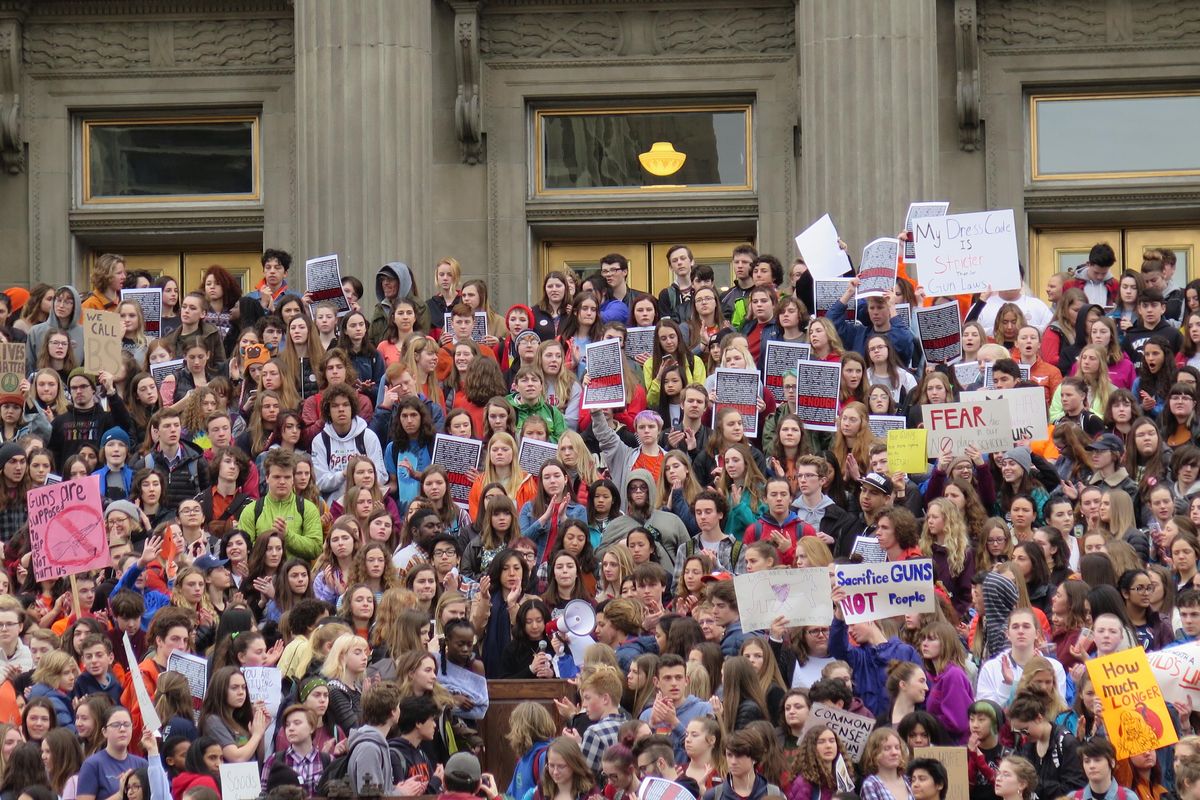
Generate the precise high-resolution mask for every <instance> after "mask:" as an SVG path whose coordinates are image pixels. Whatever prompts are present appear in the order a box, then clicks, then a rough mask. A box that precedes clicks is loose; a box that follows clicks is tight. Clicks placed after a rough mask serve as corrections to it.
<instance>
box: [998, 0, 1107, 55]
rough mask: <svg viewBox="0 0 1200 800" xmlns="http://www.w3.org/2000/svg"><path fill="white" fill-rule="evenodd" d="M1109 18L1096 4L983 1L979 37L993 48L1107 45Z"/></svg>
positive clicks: (1060, 0)
mask: <svg viewBox="0 0 1200 800" xmlns="http://www.w3.org/2000/svg"><path fill="white" fill-rule="evenodd" d="M1105 21H1106V16H1105V13H1104V7H1103V4H1101V3H1096V2H1093V0H1055V1H1054V2H1053V3H1047V2H1044V0H981V2H980V3H979V37H980V39H981V40H982V41H983V42H984V43H986V44H987V45H990V46H1005V47H1029V46H1039V45H1042V46H1053V45H1080V44H1085V43H1087V42H1089V41H1090V42H1104V41H1105V40H1106V39H1107V35H1106V33H1105Z"/></svg>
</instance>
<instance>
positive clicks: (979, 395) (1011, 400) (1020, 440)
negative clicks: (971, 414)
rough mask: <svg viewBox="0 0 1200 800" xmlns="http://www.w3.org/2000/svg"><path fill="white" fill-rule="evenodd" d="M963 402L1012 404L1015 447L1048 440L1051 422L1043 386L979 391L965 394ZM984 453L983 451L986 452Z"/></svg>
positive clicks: (961, 397)
mask: <svg viewBox="0 0 1200 800" xmlns="http://www.w3.org/2000/svg"><path fill="white" fill-rule="evenodd" d="M959 400H961V401H963V402H964V403H965V402H978V401H980V400H1003V401H1005V402H1006V403H1008V415H1009V417H1010V418H1011V419H1012V426H1013V427H1012V443H1013V446H1018V445H1022V444H1026V443H1028V442H1030V441H1036V440H1039V439H1045V438H1046V429H1047V428H1048V427H1049V420H1048V419H1047V418H1046V391H1045V390H1044V389H1042V388H1041V387H1040V386H1026V387H1023V388H1020V389H978V390H976V391H973V392H963V393H962V394H960V395H959ZM980 452H983V451H982V450H981V451H980Z"/></svg>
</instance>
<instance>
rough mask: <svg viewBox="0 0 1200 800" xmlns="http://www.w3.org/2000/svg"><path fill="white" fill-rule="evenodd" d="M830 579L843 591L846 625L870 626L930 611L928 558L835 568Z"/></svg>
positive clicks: (845, 565)
mask: <svg viewBox="0 0 1200 800" xmlns="http://www.w3.org/2000/svg"><path fill="white" fill-rule="evenodd" d="M833 579H834V582H835V583H836V585H837V586H840V587H841V588H843V589H845V590H846V599H844V600H843V601H842V603H841V608H842V617H843V618H845V620H846V623H847V624H850V623H854V622H870V621H871V620H875V619H887V618H888V617H897V616H901V615H903V614H921V613H925V612H926V611H933V610H934V609H935V608H936V605H937V603H936V601H935V600H934V597H933V562H932V561H930V560H929V559H928V558H918V559H913V560H910V561H893V562H890V563H884V564H837V565H835V566H834V571H833Z"/></svg>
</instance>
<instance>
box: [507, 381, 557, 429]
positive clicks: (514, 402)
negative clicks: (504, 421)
mask: <svg viewBox="0 0 1200 800" xmlns="http://www.w3.org/2000/svg"><path fill="white" fill-rule="evenodd" d="M513 383H514V384H515V385H516V387H517V390H516V391H515V392H513V393H512V394H510V395H509V396H508V403H509V405H511V406H512V407H513V408H514V409H516V411H517V430H518V431H519V430H521V426H522V425H524V424H525V419H526V417H528V416H529V415H531V414H536V415H537V416H539V417H541V418H542V419H544V420H545V421H546V428H547V429H548V431H549V435H550V441H552V442H555V443H557V442H558V438H559V437H560V436H562V435H563V432H564V431H566V429H567V420H566V418H565V417H563V413H562V412H561V411H559V410H558V409H557V408H555V407H554V406H552V405H550V404H549V403H547V402H546V394H545V392H544V391H543V385H542V373H540V372H538V371H537V370H536V369H534V368H533V367H521V368H520V369H519V370H517V374H516V377H515V379H514V380H513Z"/></svg>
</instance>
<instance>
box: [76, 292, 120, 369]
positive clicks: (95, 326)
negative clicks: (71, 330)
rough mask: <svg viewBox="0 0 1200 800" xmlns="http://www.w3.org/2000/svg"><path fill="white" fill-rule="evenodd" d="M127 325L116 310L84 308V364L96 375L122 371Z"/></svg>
mask: <svg viewBox="0 0 1200 800" xmlns="http://www.w3.org/2000/svg"><path fill="white" fill-rule="evenodd" d="M124 335H125V326H124V325H122V324H121V315H120V314H118V313H117V312H115V311H98V310H96V309H94V308H85V309H84V310H83V366H85V367H87V371H88V372H90V373H92V374H93V375H95V374H96V373H98V372H108V373H111V374H113V375H116V374H117V373H118V372H120V371H121V363H122V362H121V338H122V337H123V336H124Z"/></svg>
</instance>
